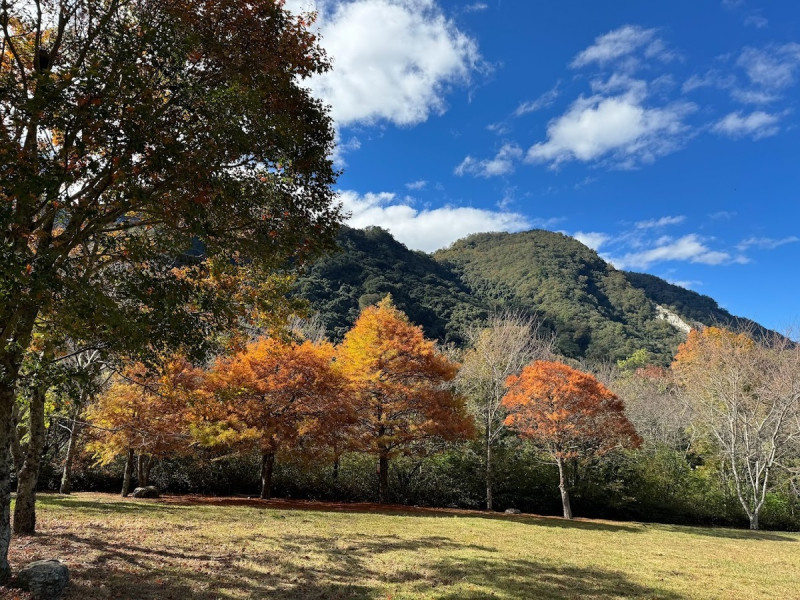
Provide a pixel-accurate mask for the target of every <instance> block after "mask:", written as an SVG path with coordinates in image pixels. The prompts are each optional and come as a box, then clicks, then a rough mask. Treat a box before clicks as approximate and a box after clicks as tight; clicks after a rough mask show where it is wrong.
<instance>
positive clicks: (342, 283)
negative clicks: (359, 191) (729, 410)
mask: <svg viewBox="0 0 800 600" xmlns="http://www.w3.org/2000/svg"><path fill="white" fill-rule="evenodd" d="M339 245H340V247H341V248H342V251H341V252H339V253H337V254H334V255H331V256H328V257H326V258H323V259H322V260H320V261H318V262H316V263H315V264H314V265H312V266H311V267H310V268H309V269H308V271H307V272H306V273H305V274H304V275H303V276H302V277H301V278H300V279H299V281H298V288H297V289H298V294H299V295H301V296H302V297H304V298H306V299H308V300H309V302H310V303H311V306H312V308H313V310H315V311H317V312H319V313H320V315H321V317H322V319H323V321H324V322H325V324H326V325H327V327H328V332H329V334H330V335H332V336H333V337H334V338H339V337H341V335H343V333H344V331H345V330H346V329H347V328H349V327H350V326H351V325H352V323H353V322H354V321H355V318H356V317H357V316H358V313H359V311H360V309H361V308H363V307H364V306H367V305H369V304H372V303H374V302H376V301H377V300H379V299H380V298H382V297H383V296H385V295H386V294H387V293H390V294H392V297H393V298H394V300H395V303H396V304H397V306H398V307H399V308H400V309H402V310H403V311H404V312H406V313H407V314H408V315H409V317H410V318H411V319H412V321H414V322H415V323H418V324H421V325H422V326H423V327H424V328H425V332H426V334H427V335H428V336H431V337H434V338H437V339H440V340H442V341H452V342H455V343H457V344H458V343H460V342H461V341H462V336H461V332H462V331H463V328H464V327H465V326H467V325H468V324H470V323H472V322H476V321H480V320H482V319H483V318H485V316H486V315H487V314H488V313H489V312H491V311H493V310H497V309H502V308H506V307H507V308H512V309H516V310H521V311H524V312H527V313H529V314H536V315H538V316H539V317H541V318H542V319H543V320H544V322H545V324H546V326H547V327H549V328H551V329H552V330H553V331H555V333H556V336H557V343H558V348H559V350H560V351H561V352H562V353H563V354H564V355H566V356H571V357H575V358H580V357H585V358H589V359H593V360H617V359H620V358H624V357H627V356H630V355H631V354H632V353H633V352H634V351H635V350H638V349H646V350H648V351H649V352H651V353H652V354H653V355H654V356H655V357H657V360H658V361H660V362H662V363H664V364H667V363H668V362H669V360H670V359H671V357H672V355H673V353H674V351H675V349H676V348H677V346H678V344H679V343H680V342H681V341H682V340H683V339H684V337H685V331H684V330H685V329H686V328H687V326H688V325H696V324H698V323H701V324H706V325H708V324H719V323H722V324H725V323H731V322H733V321H735V320H736V318H735V317H733V316H732V315H730V314H729V313H728V312H726V311H724V310H722V309H720V308H719V306H718V305H717V303H716V302H715V301H714V300H712V299H711V298H709V297H708V296H702V295H700V294H697V293H696V292H692V291H690V290H686V289H684V288H681V287H678V286H675V285H671V284H669V283H667V282H666V281H664V280H662V279H659V278H658V277H654V276H652V275H645V274H641V273H628V272H624V271H618V270H616V269H615V268H614V267H612V266H611V265H610V264H608V263H607V262H605V261H604V260H603V259H602V258H600V257H599V256H598V254H597V253H596V252H595V251H593V250H591V249H589V248H587V247H586V246H584V245H583V244H581V243H580V242H578V241H577V240H575V239H574V238H571V237H568V236H566V235H563V234H560V233H554V232H551V231H544V230H533V231H526V232H522V233H483V234H476V235H472V236H469V237H467V238H465V239H463V240H459V241H457V242H455V243H454V244H453V245H452V246H451V247H449V248H447V249H445V250H440V251H438V252H436V253H434V254H433V255H428V254H425V253H423V252H414V251H411V250H408V249H407V248H406V247H405V246H404V245H402V244H401V243H399V242H397V241H396V240H395V239H394V238H393V237H392V236H391V235H390V234H389V233H388V232H387V231H385V230H382V229H380V228H377V227H370V228H367V229H366V230H355V229H350V228H344V229H343V230H342V231H341V233H340V235H339ZM659 306H661V307H662V308H659ZM664 309H666V311H669V313H672V315H673V316H672V320H673V322H674V324H670V323H669V322H667V320H665V319H664V318H663V317H664V316H666V315H667V314H668V313H667V312H666V311H665V310H664Z"/></svg>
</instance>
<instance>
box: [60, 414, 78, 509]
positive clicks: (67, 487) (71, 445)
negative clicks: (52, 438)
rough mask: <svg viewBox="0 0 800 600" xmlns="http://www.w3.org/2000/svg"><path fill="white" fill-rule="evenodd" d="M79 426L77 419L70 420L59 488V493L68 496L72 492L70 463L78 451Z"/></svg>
mask: <svg viewBox="0 0 800 600" xmlns="http://www.w3.org/2000/svg"><path fill="white" fill-rule="evenodd" d="M80 432H81V431H80V424H79V423H78V419H77V417H76V418H74V419H73V420H72V427H70V430H69V442H68V443H67V456H66V458H65V459H64V471H63V472H62V473H61V487H60V488H59V490H58V491H59V492H60V493H62V494H69V493H70V492H72V463H73V462H74V461H75V454H76V453H77V449H78V437H79V436H80Z"/></svg>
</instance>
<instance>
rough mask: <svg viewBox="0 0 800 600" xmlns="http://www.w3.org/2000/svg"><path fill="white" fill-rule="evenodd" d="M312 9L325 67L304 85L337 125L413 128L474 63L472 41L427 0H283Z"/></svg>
mask: <svg viewBox="0 0 800 600" xmlns="http://www.w3.org/2000/svg"><path fill="white" fill-rule="evenodd" d="M287 7H288V8H289V9H290V10H293V11H295V12H299V11H302V10H308V9H316V10H317V11H318V15H319V17H318V22H317V25H318V27H319V30H320V33H321V34H322V46H323V47H324V48H325V50H326V51H327V52H328V55H329V56H330V58H331V59H332V62H333V69H332V70H331V71H330V72H328V73H325V74H323V75H320V76H316V77H314V78H312V80H311V82H310V86H311V89H312V90H313V91H314V93H315V94H316V95H317V96H319V97H320V98H322V99H323V100H324V101H325V102H327V103H329V104H330V105H331V107H332V114H333V117H334V119H335V121H336V123H337V125H339V126H343V125H350V124H355V123H375V122H379V121H389V122H391V123H394V124H397V125H413V124H417V123H421V122H423V121H425V120H426V119H427V118H428V117H429V116H430V114H431V113H441V112H442V111H444V108H445V94H446V92H447V90H448V88H449V87H450V86H451V85H452V84H456V83H460V82H464V81H467V80H468V78H469V76H470V73H471V71H472V70H473V69H474V68H475V67H476V65H477V64H478V63H479V61H480V56H479V53H478V48H477V44H476V42H475V41H474V40H473V39H472V38H470V37H469V36H468V35H466V34H465V33H463V32H462V31H460V30H459V29H458V28H457V27H456V25H455V24H454V23H453V21H452V20H450V19H448V18H447V17H446V16H445V15H444V14H443V13H442V11H441V9H440V8H439V6H438V5H437V3H436V2H435V1H434V0H341V1H337V0H316V2H313V1H309V0H290V2H289V3H287Z"/></svg>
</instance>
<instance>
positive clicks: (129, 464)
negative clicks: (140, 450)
mask: <svg viewBox="0 0 800 600" xmlns="http://www.w3.org/2000/svg"><path fill="white" fill-rule="evenodd" d="M135 457H136V455H135V453H134V451H133V448H129V449H128V459H127V460H126V461H125V475H123V477H122V493H121V496H122V497H123V498H126V497H127V496H128V494H129V493H130V491H131V479H132V478H133V461H134V458H135Z"/></svg>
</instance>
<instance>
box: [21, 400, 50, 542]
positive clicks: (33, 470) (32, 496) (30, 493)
mask: <svg viewBox="0 0 800 600" xmlns="http://www.w3.org/2000/svg"><path fill="white" fill-rule="evenodd" d="M46 393H47V387H46V386H44V385H38V386H37V387H36V389H34V391H33V393H32V394H31V398H30V408H29V410H28V420H29V423H28V438H29V439H28V445H27V448H26V449H25V459H24V461H23V463H22V467H21V468H20V469H19V474H18V475H17V501H16V504H15V505H14V533H15V534H17V535H33V534H34V533H35V532H36V484H37V483H38V481H39V468H40V466H41V463H42V449H43V448H44V436H45V428H44V404H45V395H46Z"/></svg>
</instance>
